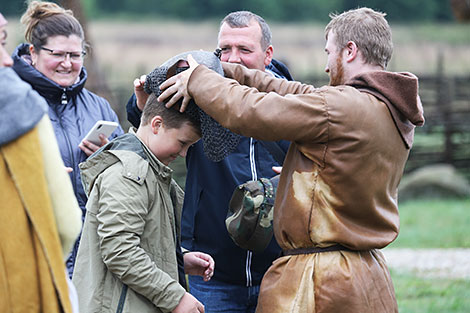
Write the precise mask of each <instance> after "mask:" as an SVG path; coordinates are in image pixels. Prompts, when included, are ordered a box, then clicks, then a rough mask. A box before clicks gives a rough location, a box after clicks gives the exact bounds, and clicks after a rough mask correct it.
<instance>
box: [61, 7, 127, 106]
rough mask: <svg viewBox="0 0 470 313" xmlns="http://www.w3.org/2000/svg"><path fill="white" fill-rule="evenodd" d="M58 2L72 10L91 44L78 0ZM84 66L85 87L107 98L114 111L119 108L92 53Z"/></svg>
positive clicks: (85, 20)
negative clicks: (85, 71)
mask: <svg viewBox="0 0 470 313" xmlns="http://www.w3.org/2000/svg"><path fill="white" fill-rule="evenodd" d="M60 4H61V5H62V6H63V7H64V8H66V9H70V10H72V11H73V15H74V16H75V17H76V18H77V19H78V20H79V21H80V24H81V25H82V27H83V31H84V33H85V40H86V41H87V43H89V44H90V45H91V40H90V36H89V32H88V23H87V19H86V16H85V13H84V11H83V7H82V1H80V0H61V1H60ZM84 65H85V68H86V70H87V73H88V78H87V82H86V88H87V89H89V90H90V91H92V92H94V93H96V94H98V95H100V96H102V97H103V98H105V99H106V100H108V101H109V102H110V104H111V106H112V107H113V109H114V110H115V111H117V110H118V109H119V108H118V107H116V105H115V98H114V96H113V94H112V93H111V90H110V88H109V86H108V84H107V80H106V76H105V75H103V73H102V72H101V71H100V67H99V65H98V60H97V59H96V56H95V55H94V54H93V53H89V54H88V55H87V57H86V58H85V64H84Z"/></svg>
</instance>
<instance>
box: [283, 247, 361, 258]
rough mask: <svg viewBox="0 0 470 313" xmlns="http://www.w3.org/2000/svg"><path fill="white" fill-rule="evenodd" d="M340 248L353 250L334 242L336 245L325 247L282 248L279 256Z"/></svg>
mask: <svg viewBox="0 0 470 313" xmlns="http://www.w3.org/2000/svg"><path fill="white" fill-rule="evenodd" d="M340 250H346V251H353V250H351V249H348V248H346V247H345V246H342V245H340V244H336V245H333V246H329V247H325V248H319V247H311V248H298V249H288V250H282V254H281V256H286V255H298V254H312V253H321V252H331V251H340Z"/></svg>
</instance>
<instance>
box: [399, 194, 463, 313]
mask: <svg viewBox="0 0 470 313" xmlns="http://www.w3.org/2000/svg"><path fill="white" fill-rule="evenodd" d="M400 222H401V227H400V234H399V236H398V238H397V239H396V240H395V242H394V243H392V244H391V245H390V248H470V228H469V227H468V225H470V199H467V200H433V201H426V200H416V201H408V202H405V203H402V204H400ZM469 262H470V260H469ZM391 275H392V280H393V284H394V287H395V293H396V297H397V301H398V306H399V311H400V312H401V313H440V312H446V313H464V312H465V313H466V312H470V298H469V297H468V296H469V291H470V280H464V279H442V278H429V277H427V278H423V277H418V276H416V275H414V274H412V273H409V272H406V271H397V270H392V271H391Z"/></svg>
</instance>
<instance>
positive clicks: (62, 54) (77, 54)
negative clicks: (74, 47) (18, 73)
mask: <svg viewBox="0 0 470 313" xmlns="http://www.w3.org/2000/svg"><path fill="white" fill-rule="evenodd" d="M41 50H45V51H48V52H49V53H50V55H51V56H52V57H53V58H54V59H56V60H57V61H63V60H65V59H66V58H67V55H69V56H70V61H72V62H80V61H82V60H83V58H84V57H85V55H86V52H85V51H72V52H67V51H60V50H52V49H49V48H44V47H41Z"/></svg>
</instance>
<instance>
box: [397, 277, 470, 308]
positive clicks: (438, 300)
mask: <svg viewBox="0 0 470 313" xmlns="http://www.w3.org/2000/svg"><path fill="white" fill-rule="evenodd" d="M391 274H392V279H393V285H394V287H395V295H396V297H397V301H398V308H399V312H400V313H468V312H470V298H469V297H468V295H469V290H470V280H453V279H442V278H421V277H416V276H414V275H412V274H409V273H402V272H400V273H397V272H395V271H391Z"/></svg>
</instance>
